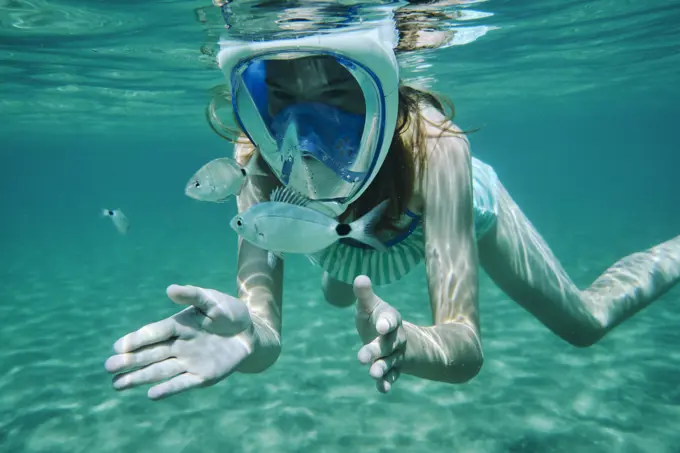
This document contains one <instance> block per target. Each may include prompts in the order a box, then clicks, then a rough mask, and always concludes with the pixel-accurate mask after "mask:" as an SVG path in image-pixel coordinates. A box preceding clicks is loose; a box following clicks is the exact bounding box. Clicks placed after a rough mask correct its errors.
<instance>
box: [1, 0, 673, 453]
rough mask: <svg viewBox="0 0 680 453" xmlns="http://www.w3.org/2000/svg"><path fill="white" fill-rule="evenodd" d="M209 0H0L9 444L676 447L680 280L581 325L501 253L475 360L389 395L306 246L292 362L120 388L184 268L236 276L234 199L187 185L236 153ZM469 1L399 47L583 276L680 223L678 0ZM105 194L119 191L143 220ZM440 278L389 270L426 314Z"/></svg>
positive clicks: (409, 311) (205, 275) (296, 282)
mask: <svg viewBox="0 0 680 453" xmlns="http://www.w3.org/2000/svg"><path fill="white" fill-rule="evenodd" d="M237 1H238V0H237ZM309 3H310V2H307V3H306V4H309ZM256 6H257V5H256V4H255V3H254V2H240V3H237V4H235V5H234V10H235V11H234V16H233V20H234V24H233V27H234V29H238V28H239V27H241V30H242V29H243V27H245V25H244V24H248V23H249V21H250V23H252V22H253V20H254V19H253V17H255V18H257V20H258V22H257V23H258V25H260V26H261V27H262V28H266V27H270V28H274V27H275V25H273V24H274V22H273V20H272V17H271V14H273V13H272V12H271V11H269V10H265V11H262V17H258V16H257V13H258V11H260V10H258V8H256ZM201 7H205V8H211V7H210V6H209V4H208V5H206V4H202V3H197V2H169V1H165V2H144V3H143V4H137V3H134V2H107V3H105V2H78V1H65V0H62V1H60V2H50V3H46V2H43V1H33V2H27V1H17V0H15V1H11V2H2V3H0V61H1V62H2V63H1V64H0V74H1V77H2V82H3V83H2V84H0V109H1V110H0V114H1V115H2V117H1V118H0V119H1V120H2V121H0V144H1V146H0V176H1V177H0V184H1V187H2V190H1V191H0V213H1V215H0V218H1V219H2V220H3V221H2V222H0V233H1V236H0V253H1V254H2V261H0V263H2V264H0V283H1V285H0V300H1V301H2V303H1V304H0V319H1V320H2V321H3V328H2V330H1V331H0V345H2V347H1V348H0V369H1V370H2V373H0V451H2V452H5V451H7V452H50V453H52V452H55V453H56V452H94V451H96V452H137V451H140V452H141V451H144V452H161V451H162V452H186V453H190V452H218V451H219V452H222V451H228V452H274V451H275V452H299V451H305V452H312V451H313V452H340V451H357V452H391V451H399V452H424V451H429V452H456V453H472V452H482V453H496V452H498V453H500V452H513V453H514V452H531V453H534V452H535V453H552V452H555V453H557V452H560V453H561V452H565V453H567V452H584V453H594V452H622V453H633V452H654V453H657V452H658V453H677V452H678V451H680V430H678V422H679V421H680V387H678V384H677V383H678V378H677V377H678V372H679V370H680V352H679V351H678V344H680V333H678V332H679V331H678V329H677V326H678V323H680V308H678V303H679V302H680V293H679V292H678V289H677V288H676V289H675V290H673V291H671V292H670V293H668V294H667V295H666V296H664V297H663V298H662V299H660V300H659V301H657V302H656V303H655V304H654V305H652V306H651V307H649V308H647V309H645V310H644V311H642V312H641V313H640V314H638V315H637V316H636V317H634V318H633V319H631V320H629V321H627V322H626V323H624V324H623V325H621V326H620V327H618V328H617V329H615V330H614V331H613V332H612V333H611V334H610V335H608V336H607V337H606V338H605V339H603V340H602V341H601V342H600V343H598V344H597V345H595V346H593V347H591V348H588V349H574V348H572V347H571V346H569V345H567V344H566V343H564V342H562V341H561V340H559V339H558V338H556V337H555V336H554V335H553V334H551V333H550V332H549V331H548V330H547V329H546V328H544V327H543V326H542V325H541V324H540V323H538V321H536V320H535V319H533V318H532V317H531V316H530V315H528V314H527V313H526V312H524V311H523V310H522V309H520V308H519V307H518V306H517V305H516V304H515V303H514V302H512V301H510V300H509V299H508V298H507V297H506V296H505V295H504V294H503V293H501V292H500V291H499V290H498V289H497V288H496V287H495V286H494V285H493V283H492V282H491V281H489V279H488V278H486V276H484V275H482V277H481V282H480V307H481V308H480V309H481V322H482V335H483V343H484V350H485V364H484V368H483V369H482V371H481V373H480V374H479V376H477V377H476V378H475V379H474V380H473V381H471V382H469V383H467V384H465V385H456V386H454V385H447V384H440V383H434V382H428V381H422V380H417V379H415V378H412V377H410V376H402V377H401V378H400V380H399V381H398V382H397V383H396V385H395V387H394V389H393V390H392V391H391V392H390V393H389V394H387V395H382V394H379V393H378V392H376V390H375V387H374V384H373V380H372V379H371V378H370V377H369V376H368V371H367V369H365V368H363V367H361V366H360V365H359V363H358V361H357V360H356V353H357V351H358V349H359V347H360V341H359V337H358V335H357V334H356V332H355V329H354V322H353V313H352V310H351V309H347V310H341V309H336V308H333V307H331V306H329V305H327V304H326V303H325V302H324V300H323V296H322V294H321V291H320V287H319V283H320V279H321V273H320V271H318V270H317V269H315V268H313V267H311V265H310V264H309V263H308V262H307V261H306V260H305V259H303V258H297V257H290V258H287V260H286V273H285V291H284V292H285V294H284V313H283V318H284V321H283V322H284V326H283V340H284V349H283V353H282V355H281V357H280V359H279V361H278V362H277V363H276V365H274V366H273V367H272V368H270V369H269V370H267V371H266V372H265V373H263V374H260V375H234V376H232V377H230V378H229V379H228V380H226V381H223V382H221V383H219V384H218V385H215V386H213V387H211V388H208V389H202V390H197V391H192V392H188V393H187V394H183V395H178V396H175V397H173V398H170V399H168V400H164V401H160V402H151V401H149V400H148V399H147V398H146V390H147V389H146V388H140V389H135V390H131V391H126V392H123V393H117V392H115V391H114V390H113V389H112V387H111V377H110V376H109V375H108V374H107V373H106V371H105V370H104V361H105V360H106V358H107V357H108V356H109V355H110V354H111V352H112V345H113V343H114V341H115V340H116V339H118V338H119V337H120V336H122V335H124V334H126V333H128V332H130V331H132V330H135V329H137V328H139V327H141V326H142V325H144V324H147V323H149V322H153V321H156V320H159V319H162V318H163V317H166V316H169V315H171V314H173V313H175V312H176V311H177V310H178V308H177V307H175V306H173V304H172V302H171V301H169V300H168V299H167V298H166V296H165V287H166V286H167V285H169V284H171V283H179V284H193V285H198V286H204V287H209V288H216V289H219V290H221V291H224V292H233V291H234V289H235V286H236V285H235V273H236V269H235V264H236V262H235V260H236V247H235V245H236V236H235V233H233V231H231V229H230V228H229V226H228V222H229V219H230V218H231V216H232V215H233V214H234V212H235V207H234V206H233V205H232V204H228V205H216V204H207V203H198V202H195V201H193V200H190V199H189V198H187V197H185V196H184V195H183V193H182V191H183V187H184V184H185V182H186V180H187V179H188V178H189V176H190V175H191V173H192V172H193V171H194V170H195V169H197V168H198V167H199V166H200V165H202V164H203V163H205V162H206V161H208V160H209V159H212V158H214V157H218V156H222V155H225V154H227V153H229V152H230V146H229V145H228V143H225V142H224V141H222V140H221V139H219V138H217V137H216V136H215V135H214V134H213V133H212V132H211V131H210V129H209V128H208V126H207V124H206V123H205V121H204V119H203V110H202V109H203V107H204V105H205V103H206V102H207V99H208V95H207V90H209V89H210V88H211V87H212V86H214V85H215V84H217V83H221V74H220V73H219V70H218V69H217V68H215V67H214V65H213V64H212V63H211V61H210V57H209V56H208V55H206V54H202V53H201V52H200V51H199V49H200V47H201V46H204V45H212V44H210V43H211V42H212V43H213V44H214V39H213V40H212V41H210V39H211V38H210V37H211V36H212V34H213V33H214V32H215V30H217V29H219V28H220V25H219V24H218V22H212V21H214V20H215V19H214V17H213V12H210V13H209V14H208V18H207V19H206V21H205V22H201V21H197V20H196V17H200V14H198V13H196V12H195V11H194V8H201ZM455 10H465V11H468V12H469V11H477V14H469V16H468V19H467V20H454V21H451V22H450V23H448V24H447V23H446V22H442V23H441V24H440V25H439V26H441V27H453V28H456V27H458V28H463V27H482V28H476V30H477V32H479V34H481V36H480V37H479V38H478V39H476V40H473V41H471V42H469V43H466V44H461V45H452V46H449V47H446V48H442V49H438V50H432V51H423V52H414V53H411V54H410V55H404V56H403V57H402V63H403V65H404V71H405V74H406V76H407V77H408V78H409V79H412V80H414V81H416V82H418V83H420V84H424V85H428V86H431V87H432V88H435V89H437V90H438V91H441V92H444V93H446V94H447V95H449V96H450V97H451V98H452V99H453V100H454V102H455V103H456V106H457V121H458V123H459V124H460V125H461V126H463V127H478V126H480V127H482V129H481V131H480V132H478V133H476V134H474V135H472V136H471V143H472V151H473V153H474V154H475V155H477V156H478V157H480V158H481V159H483V160H484V161H485V162H488V163H489V164H491V165H493V166H494V168H495V169H496V171H497V173H498V174H499V176H500V178H501V180H502V181H503V183H504V184H505V186H506V187H507V188H508V190H509V191H510V192H511V194H512V195H513V197H514V198H515V199H516V200H517V202H518V203H519V204H520V206H521V207H522V209H523V210H524V211H525V212H526V213H527V215H528V216H529V218H530V219H531V220H532V222H533V223H534V224H535V226H536V227H537V228H538V230H539V231H540V232H541V234H542V235H543V236H544V237H545V238H546V239H547V241H548V242H549V244H550V245H551V247H553V249H554V251H555V253H556V255H557V256H558V257H559V258H560V260H561V261H562V263H563V264H564V267H565V268H566V269H567V271H568V272H569V273H570V274H571V275H572V277H573V278H574V280H575V281H576V282H577V283H578V284H579V285H580V286H586V285H588V284H589V283H590V282H591V281H592V280H593V279H594V278H596V277H597V276H598V275H599V274H600V272H602V271H603V270H604V269H605V268H606V267H608V266H609V265H611V264H612V263H614V262H615V261H616V260H618V259H619V258H621V257H623V256H624V255H627V254H629V253H632V252H634V251H637V250H642V249H645V248H648V247H650V246H652V245H654V244H656V243H658V242H661V241H663V240H665V239H668V238H670V237H672V236H675V235H677V234H678V231H679V230H680V212H679V211H678V209H677V206H678V193H680V181H679V180H678V178H677V177H676V172H677V170H676V169H677V168H678V166H679V164H680V159H678V157H677V156H676V152H677V150H678V147H679V144H680V141H679V140H678V135H677V125H676V121H677V118H678V117H680V108H679V107H678V101H680V85H678V83H677V80H680V78H679V76H680V54H679V53H678V52H677V48H678V46H679V45H680V31H679V29H678V27H677V23H678V20H679V19H680V2H676V1H649V2H646V3H645V4H644V6H643V5H642V3H641V2H640V3H634V2H614V1H592V2H541V4H540V6H526V5H524V4H520V3H519V2H509V1H488V2H480V3H470V2H466V4H464V5H462V6H457V7H450V8H449V10H448V11H449V12H452V11H455ZM299 11H301V10H298V12H299ZM293 12H295V10H293ZM482 13H483V14H482ZM237 14H241V15H240V16H237ZM218 19H220V20H221V18H219V17H218ZM280 23H281V22H280ZM276 26H279V25H276ZM484 27H486V28H484ZM480 30H481V31H486V33H485V34H484V33H481V32H480ZM237 31H238V30H237ZM103 207H107V208H116V207H119V208H121V209H123V211H124V212H125V213H126V214H127V216H128V217H129V218H130V221H131V224H132V228H131V230H130V233H129V234H128V235H127V236H119V235H118V234H117V233H116V231H115V230H114V229H113V227H112V226H111V224H110V222H109V221H108V219H102V218H99V217H98V216H99V210H100V209H101V208H103ZM423 282H424V269H423V267H422V266H421V267H420V268H418V269H417V270H416V271H415V272H414V273H413V274H411V275H409V276H408V277H407V278H406V279H405V280H403V281H402V282H400V283H398V284H395V285H392V286H389V287H385V288H382V289H380V290H379V294H380V295H381V296H382V297H383V298H384V299H385V300H387V301H388V302H390V303H391V304H392V305H394V306H395V307H397V308H398V309H399V310H400V311H401V313H402V315H403V317H404V318H405V319H407V320H409V321H411V322H414V323H417V324H427V323H429V322H430V314H429V302H428V299H427V291H426V289H425V288H424V285H423Z"/></svg>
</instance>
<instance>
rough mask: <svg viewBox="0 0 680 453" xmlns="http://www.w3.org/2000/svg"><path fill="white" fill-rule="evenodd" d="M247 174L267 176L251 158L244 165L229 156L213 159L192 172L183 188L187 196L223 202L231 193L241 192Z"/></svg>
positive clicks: (200, 199) (255, 160)
mask: <svg viewBox="0 0 680 453" xmlns="http://www.w3.org/2000/svg"><path fill="white" fill-rule="evenodd" d="M249 176H268V175H267V173H265V172H263V171H262V170H260V169H259V168H258V167H257V159H255V158H252V159H250V161H249V162H248V164H247V165H246V166H245V167H242V166H240V165H239V164H238V163H237V162H236V161H235V160H234V159H232V158H231V157H220V158H217V159H213V160H211V161H210V162H208V163H207V164H205V165H204V166H202V167H201V168H199V169H198V171H197V172H196V173H194V174H193V176H192V177H191V179H189V182H187V185H186V187H185V188H184V194H185V195H186V196H188V197H189V198H193V199H194V200H199V201H210V202H212V203H224V202H225V201H226V200H227V199H229V197H231V196H232V195H238V194H239V193H241V189H242V188H243V186H244V185H245V182H246V179H247V178H248V177H249Z"/></svg>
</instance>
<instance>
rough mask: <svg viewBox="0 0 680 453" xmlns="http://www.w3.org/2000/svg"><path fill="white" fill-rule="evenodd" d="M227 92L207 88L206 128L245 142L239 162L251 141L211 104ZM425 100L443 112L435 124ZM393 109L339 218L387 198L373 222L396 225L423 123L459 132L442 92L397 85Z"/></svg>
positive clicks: (418, 156)
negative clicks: (367, 180)
mask: <svg viewBox="0 0 680 453" xmlns="http://www.w3.org/2000/svg"><path fill="white" fill-rule="evenodd" d="M228 97H229V94H228V93H227V92H226V91H225V90H224V88H223V86H219V87H216V88H215V89H213V96H212V99H211V101H210V103H209V104H208V106H207V107H206V111H205V113H206V118H207V120H208V124H209V125H210V127H211V128H212V130H213V131H214V132H215V133H216V134H218V135H219V136H220V137H223V138H225V139H227V140H229V141H231V142H232V143H235V144H236V143H238V144H242V145H246V146H244V147H242V148H241V152H240V153H239V154H238V155H236V156H235V157H236V160H237V161H239V163H240V164H241V165H245V163H246V162H247V161H248V160H250V158H251V157H252V156H253V153H254V151H255V147H254V145H253V144H252V143H251V142H250V141H249V140H248V139H247V138H246V136H245V134H244V133H243V131H240V130H238V129H235V128H229V127H227V126H225V125H224V124H223V123H222V122H221V121H220V119H219V118H218V116H217V112H216V110H217V108H219V106H220V104H221V103H224V101H225V100H227V99H228ZM427 105H429V106H432V107H434V108H435V109H437V110H438V111H439V112H440V113H441V114H442V115H443V116H444V119H443V120H442V122H441V123H438V124H435V123H432V122H431V121H430V120H429V119H428V118H425V116H424V115H423V113H422V108H423V107H424V106H427ZM398 108H399V110H398V115H397V125H396V128H395V132H394V135H393V137H392V142H391V143H390V148H389V150H388V153H387V157H386V158H385V161H384V162H383V164H382V166H381V167H380V169H379V170H378V174H377V175H376V177H375V179H374V180H373V181H372V182H371V184H370V186H369V187H368V188H367V189H366V191H365V192H364V193H363V194H362V195H361V196H360V197H359V198H358V199H357V200H355V201H354V202H353V203H352V204H351V205H350V206H349V207H348V208H347V210H346V211H345V213H343V214H342V216H341V219H346V218H347V217H348V216H349V215H352V216H353V217H354V218H358V217H360V216H362V215H364V214H365V213H367V212H368V211H370V210H371V209H372V208H373V207H375V206H377V205H378V204H379V203H380V202H382V201H383V200H385V199H389V207H388V209H387V211H386V213H385V215H384V216H383V218H382V219H381V220H380V222H379V223H378V225H377V226H376V227H377V229H379V230H383V229H389V230H397V229H398V228H397V226H396V222H398V221H399V219H400V218H401V215H402V213H403V212H404V211H405V210H406V208H407V206H408V204H409V201H410V200H411V197H412V196H413V192H414V189H415V185H416V182H417V181H420V180H421V178H422V176H423V171H424V168H425V165H426V152H425V150H426V149H427V140H428V138H429V135H428V132H427V126H426V124H425V123H426V122H427V123H429V124H431V125H434V126H437V127H438V128H439V130H440V135H441V134H444V133H446V132H450V133H453V134H457V133H458V134H464V133H465V132H457V131H455V130H453V129H451V128H450V126H449V124H450V123H449V121H451V120H453V116H454V114H455V109H454V106H453V103H452V102H451V101H450V100H449V99H448V98H446V97H443V96H438V95H435V94H434V93H431V92H428V91H424V90H420V89H417V88H413V87H410V86H407V85H404V84H401V85H400V86H399V107H398ZM235 148H236V147H235Z"/></svg>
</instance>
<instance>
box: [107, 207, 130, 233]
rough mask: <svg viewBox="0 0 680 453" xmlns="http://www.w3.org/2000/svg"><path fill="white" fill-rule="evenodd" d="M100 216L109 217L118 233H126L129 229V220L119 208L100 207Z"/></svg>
mask: <svg viewBox="0 0 680 453" xmlns="http://www.w3.org/2000/svg"><path fill="white" fill-rule="evenodd" d="M102 216H103V217H110V218H111V222H113V226H115V227H116V229H117V230H118V232H119V233H120V234H126V233H127V232H128V230H129V229H130V221H129V220H128V218H127V217H126V216H125V214H123V211H121V210H120V209H102Z"/></svg>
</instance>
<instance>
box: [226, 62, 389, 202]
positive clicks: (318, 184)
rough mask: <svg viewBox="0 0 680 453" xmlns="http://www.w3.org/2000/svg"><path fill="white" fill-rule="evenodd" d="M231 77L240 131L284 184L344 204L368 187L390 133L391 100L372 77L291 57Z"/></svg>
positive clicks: (245, 67)
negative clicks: (388, 107)
mask: <svg viewBox="0 0 680 453" xmlns="http://www.w3.org/2000/svg"><path fill="white" fill-rule="evenodd" d="M300 60H305V61H300ZM291 61H294V63H292V62H291ZM275 62H276V65H274V63H275ZM288 62H291V63H288ZM307 65H308V66H309V70H307V69H308V68H307ZM275 68H276V69H275ZM274 70H280V71H281V72H280V73H274V72H273V71H274ZM322 71H329V72H322ZM231 74H232V75H231V86H232V105H233V108H234V113H235V115H236V117H237V119H238V121H239V123H240V125H241V128H242V130H243V131H244V132H245V133H246V134H247V135H248V137H249V138H250V140H251V141H252V142H253V143H254V144H255V145H256V146H257V147H258V149H259V151H260V155H261V156H262V157H263V158H264V160H265V161H266V162H267V164H268V165H269V166H270V168H271V169H272V171H273V173H274V174H275V175H276V176H277V177H278V179H279V180H280V181H281V182H282V183H283V184H284V185H286V186H289V187H291V188H293V189H295V190H296V191H298V192H300V193H301V194H302V195H303V196H306V197H308V198H309V199H311V200H317V201H335V202H338V203H344V202H345V200H347V199H349V198H350V197H351V196H352V195H353V194H355V193H356V192H357V191H358V190H361V189H362V188H363V187H364V182H365V181H367V180H369V179H370V175H371V174H372V172H373V171H374V167H375V162H376V159H377V153H378V150H379V149H380V146H381V144H382V138H383V130H384V129H383V127H382V126H383V123H384V117H383V115H382V113H383V112H384V97H383V93H382V91H381V90H380V85H379V83H377V79H376V78H375V76H374V75H373V74H372V73H370V71H368V70H366V68H364V67H362V66H360V65H358V64H354V63H352V62H350V61H349V60H347V58H346V57H343V56H339V55H333V54H332V53H329V52H317V53H313V52H304V51H296V50H291V51H287V52H277V53H272V54H262V55H257V56H253V57H252V58H251V59H249V60H245V61H242V62H241V63H240V64H239V65H237V66H235V68H234V70H233V71H232V73H231ZM320 81H321V82H320ZM324 81H329V83H333V84H334V85H332V86H331V85H328V86H324V85H323V83H325V82H324ZM268 84H269V85H268ZM335 84H337V85H335ZM306 86H309V87H310V89H311V91H309V92H308V91H306V88H305V87H306ZM367 87H368V88H370V89H368V90H367ZM374 87H375V88H374ZM355 88H356V91H355ZM315 93H318V95H315ZM357 103H362V104H363V105H358V104H357ZM348 109H350V110H352V111H351V112H350V111H348ZM364 112H367V113H368V114H366V113H364Z"/></svg>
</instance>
